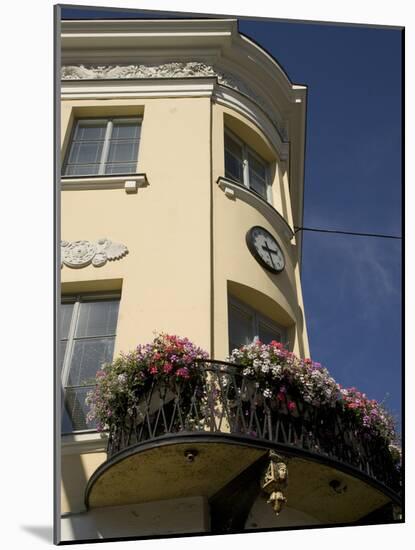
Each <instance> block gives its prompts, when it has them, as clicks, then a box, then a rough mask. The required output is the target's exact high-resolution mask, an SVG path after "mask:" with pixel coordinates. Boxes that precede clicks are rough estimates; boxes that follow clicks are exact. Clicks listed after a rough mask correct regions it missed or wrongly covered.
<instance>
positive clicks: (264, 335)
mask: <svg viewBox="0 0 415 550" xmlns="http://www.w3.org/2000/svg"><path fill="white" fill-rule="evenodd" d="M258 336H259V339H260V340H261V342H262V343H263V344H269V343H270V342H272V340H276V341H277V342H281V340H282V339H281V333H280V332H278V331H276V330H274V329H273V328H272V327H270V326H268V325H266V324H265V323H262V322H261V321H260V322H259V334H258Z"/></svg>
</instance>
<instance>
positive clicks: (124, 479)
mask: <svg viewBox="0 0 415 550" xmlns="http://www.w3.org/2000/svg"><path fill="white" fill-rule="evenodd" d="M195 370H196V371H197V373H198V374H197V376H192V377H189V378H188V379H182V380H180V381H178V380H177V379H176V381H175V382H174V383H172V382H171V380H170V381H169V382H167V381H164V382H163V381H160V380H155V379H154V380H152V381H150V382H149V383H148V384H147V386H146V387H145V388H143V392H142V396H141V398H140V399H141V400H140V402H139V404H138V406H137V407H136V408H135V409H134V411H131V410H130V414H125V416H124V417H122V418H120V417H118V418H117V422H116V423H113V424H112V425H111V427H110V430H109V438H108V458H107V461H106V462H105V463H104V464H103V465H102V466H101V467H100V468H98V470H97V471H96V472H95V473H94V475H93V476H92V478H91V479H90V481H89V484H88V487H87V490H86V497H85V498H86V505H87V507H101V506H111V505H122V504H128V503H133V502H148V501H152V500H159V499H166V498H174V497H177V496H194V495H204V496H206V497H207V498H208V499H209V502H210V504H211V507H212V506H214V505H215V503H217V502H219V501H220V499H221V498H222V497H223V495H224V494H225V493H226V488H228V489H229V487H232V486H233V487H237V486H238V485H240V486H241V487H242V488H245V489H246V490H248V489H247V488H248V487H249V486H251V487H255V488H256V489H255V490H254V491H253V494H255V495H256V496H257V495H258V493H259V481H258V480H259V476H260V472H261V468H262V469H263V468H264V464H265V463H266V461H267V456H268V454H267V453H268V452H269V450H270V449H272V450H274V451H276V452H277V453H279V454H280V455H281V456H283V457H286V461H287V464H288V470H289V485H288V489H287V494H288V502H289V503H290V505H292V506H296V507H297V508H298V509H301V510H302V511H305V512H306V513H308V514H311V515H313V517H317V518H318V519H319V520H320V521H322V522H324V523H348V522H356V521H359V520H362V518H364V517H366V516H368V515H369V514H370V513H372V512H373V511H374V510H378V509H381V508H383V507H385V506H387V505H388V504H389V505H392V504H393V505H398V506H399V504H400V490H401V487H400V473H399V471H398V470H397V468H396V465H395V463H394V461H393V459H392V456H391V453H390V452H389V449H388V446H387V444H386V443H385V441H384V440H383V439H381V438H374V437H370V436H369V435H368V434H367V433H365V432H362V431H361V430H358V429H357V427H356V424H355V423H354V422H353V420H352V418H348V417H347V415H344V414H343V415H342V414H340V413H339V410H338V409H337V408H336V407H332V408H327V407H326V408H322V407H317V406H313V405H312V404H310V403H307V402H305V401H304V399H302V397H301V396H300V395H294V394H292V395H290V394H289V393H286V394H285V395H283V396H282V397H281V396H280V398H279V399H275V398H274V399H269V398H267V397H264V395H263V392H261V391H259V384H258V383H257V382H256V381H255V379H253V378H252V376H249V375H245V374H244V372H245V371H244V368H243V367H242V366H238V365H235V364H231V363H226V362H221V361H210V360H201V361H199V362H198V364H197V368H196V369H195ZM131 412H132V414H131ZM252 483H253V485H252ZM241 490H244V489H241ZM224 491H225V493H224ZM236 492H237V493H238V491H236ZM252 498H253V497H252ZM255 498H256V497H255ZM251 504H252V502H251ZM245 515H246V514H245ZM281 517H282V516H281ZM218 532H223V529H222V531H221V529H219V530H218Z"/></svg>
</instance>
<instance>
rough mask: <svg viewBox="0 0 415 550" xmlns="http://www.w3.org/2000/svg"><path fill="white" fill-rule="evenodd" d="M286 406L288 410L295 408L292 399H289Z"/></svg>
mask: <svg viewBox="0 0 415 550" xmlns="http://www.w3.org/2000/svg"><path fill="white" fill-rule="evenodd" d="M287 406H288V410H289V411H293V410H294V409H295V403H294V401H289V402H288V405H287Z"/></svg>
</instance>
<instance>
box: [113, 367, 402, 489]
mask: <svg viewBox="0 0 415 550" xmlns="http://www.w3.org/2000/svg"><path fill="white" fill-rule="evenodd" d="M242 371H243V369H242V368H241V367H239V366H237V365H233V364H230V363H225V362H221V361H203V362H201V363H200V365H199V368H198V373H199V375H198V376H197V377H191V378H189V379H183V380H181V381H180V382H175V383H174V384H171V383H160V382H155V381H154V382H153V383H152V385H151V386H150V387H149V389H148V391H147V392H146V393H143V396H142V401H141V403H140V406H139V407H138V409H137V410H135V411H134V412H133V414H132V415H126V416H125V418H124V419H123V420H122V421H120V422H117V423H116V424H114V425H112V427H111V428H110V432H109V440H108V458H111V457H112V456H113V455H114V454H116V453H118V452H119V451H122V450H124V449H126V448H128V447H130V446H133V445H135V444H138V443H141V442H144V441H148V440H152V439H154V438H157V437H160V436H165V435H168V434H179V433H189V432H190V433H197V432H204V433H206V432H208V433H210V434H232V435H238V436H242V437H246V438H248V439H250V440H251V441H252V440H261V441H262V442H270V443H272V444H279V445H283V446H285V447H286V448H287V449H288V450H291V451H293V450H295V449H302V450H304V451H307V452H308V453H312V454H313V455H316V456H315V458H316V459H318V457H323V456H324V457H327V458H330V459H333V460H335V461H337V462H341V463H344V464H345V465H347V466H352V467H354V468H356V469H358V470H360V471H361V472H363V473H364V474H366V475H368V476H370V477H371V478H374V479H375V480H377V481H379V482H381V483H383V484H384V485H386V486H388V487H389V488H390V489H392V490H393V491H394V492H399V491H400V475H399V472H398V471H397V469H396V467H395V464H394V462H393V459H392V457H391V454H390V452H389V450H388V447H387V445H386V443H385V442H384V441H383V440H382V439H381V438H374V437H372V436H369V434H366V433H363V432H362V431H359V430H358V429H357V428H356V426H355V425H354V424H353V421H352V419H351V418H347V417H346V416H345V415H344V414H343V415H342V414H339V411H338V410H337V409H336V408H333V409H327V408H324V409H322V408H319V407H315V406H313V405H310V404H308V403H306V402H305V401H303V400H302V399H301V398H298V397H297V398H296V397H295V396H293V395H291V396H289V399H290V401H291V402H294V404H295V406H291V407H290V406H288V398H286V399H285V401H284V400H281V399H280V400H276V399H275V398H274V399H268V398H265V397H264V396H263V395H262V394H261V392H260V391H259V389H258V384H257V383H256V382H255V380H254V379H252V377H247V376H244V375H243V374H242Z"/></svg>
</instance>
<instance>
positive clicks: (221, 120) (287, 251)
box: [212, 105, 309, 359]
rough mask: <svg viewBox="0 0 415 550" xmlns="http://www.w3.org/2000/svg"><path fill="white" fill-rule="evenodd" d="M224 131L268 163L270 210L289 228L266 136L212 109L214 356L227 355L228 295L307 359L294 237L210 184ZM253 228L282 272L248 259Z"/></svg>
mask: <svg viewBox="0 0 415 550" xmlns="http://www.w3.org/2000/svg"><path fill="white" fill-rule="evenodd" d="M225 127H226V128H230V129H231V130H232V131H234V132H237V133H238V136H239V137H241V138H242V139H243V140H244V141H245V142H246V143H248V145H250V146H251V147H252V148H254V149H255V150H256V151H257V152H258V153H260V154H261V155H262V157H263V158H265V159H266V160H267V161H268V162H269V165H270V172H271V177H272V187H271V193H272V205H273V207H274V208H275V210H277V212H278V213H279V214H280V215H281V216H282V217H283V218H284V219H285V221H286V222H287V223H288V224H289V225H290V226H291V227H292V214H291V203H290V195H289V189H288V178H287V173H286V163H284V162H281V160H280V158H279V157H278V154H277V153H276V152H275V151H273V149H272V146H271V145H270V142H269V141H268V140H267V137H266V136H265V135H264V133H263V132H262V131H261V130H260V129H259V128H258V127H256V126H255V125H254V124H253V123H252V122H250V121H249V120H246V119H244V117H243V116H242V115H240V114H238V113H236V112H233V113H231V111H230V109H228V108H226V107H222V106H220V105H215V106H214V109H213V117H212V136H213V138H212V143H213V147H212V162H213V169H212V173H213V178H212V179H213V182H212V185H213V262H214V320H215V323H214V325H215V331H214V337H215V338H214V354H215V357H216V358H218V359H224V358H225V357H226V356H227V354H228V295H229V294H233V295H234V296H236V297H237V298H239V299H241V300H243V301H245V302H247V303H248V305H251V306H253V307H255V308H256V309H258V310H259V311H260V312H261V313H263V314H264V315H267V316H268V317H270V318H271V319H273V320H274V321H275V322H276V323H278V324H279V325H282V326H283V327H285V328H286V329H287V339H288V344H289V347H290V349H292V350H293V351H294V352H295V353H297V354H298V355H300V356H303V357H304V356H306V357H308V355H309V347H308V338H307V331H306V327H305V324H304V323H303V314H302V310H303V302H302V293H301V283H300V279H299V275H298V273H299V268H298V254H297V247H296V243H295V237H294V238H293V239H291V240H290V239H288V238H287V237H285V236H284V235H283V233H282V232H281V231H280V230H279V229H278V228H277V227H276V225H275V224H272V223H270V222H269V220H268V219H267V218H265V217H264V215H263V214H262V213H261V212H260V211H259V210H258V209H257V208H255V207H253V206H252V205H251V204H248V203H246V202H245V201H243V200H240V199H238V198H237V199H234V198H228V197H227V196H226V195H225V194H224V192H223V191H222V189H221V188H220V187H219V186H218V185H216V184H215V182H216V180H217V178H219V177H221V176H223V175H224V138H223V136H224V129H225ZM258 200H259V199H258ZM254 225H260V226H262V227H264V228H265V229H267V230H268V231H269V232H270V233H271V234H273V235H274V236H275V237H276V238H277V240H278V242H279V244H280V246H281V248H282V250H283V253H284V256H285V259H286V267H285V269H284V270H283V271H282V272H281V273H279V274H272V273H270V272H268V271H267V270H265V269H263V268H262V267H261V266H260V265H259V264H258V263H257V262H256V260H255V259H254V258H253V257H252V255H251V253H250V251H249V249H248V247H247V246H246V241H245V236H246V233H247V231H248V230H249V229H250V228H251V227H252V226H254ZM259 294H261V295H262V296H259Z"/></svg>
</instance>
